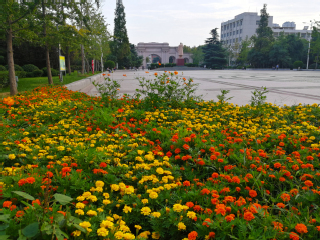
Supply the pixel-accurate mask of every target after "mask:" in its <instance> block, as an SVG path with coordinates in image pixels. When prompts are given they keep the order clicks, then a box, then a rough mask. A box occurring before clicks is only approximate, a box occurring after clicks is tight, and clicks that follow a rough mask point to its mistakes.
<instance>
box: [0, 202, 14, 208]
mask: <svg viewBox="0 0 320 240" xmlns="http://www.w3.org/2000/svg"><path fill="white" fill-rule="evenodd" d="M11 204H12V202H11V201H5V202H4V203H3V204H2V206H3V207H7V208H9V207H10V206H11Z"/></svg>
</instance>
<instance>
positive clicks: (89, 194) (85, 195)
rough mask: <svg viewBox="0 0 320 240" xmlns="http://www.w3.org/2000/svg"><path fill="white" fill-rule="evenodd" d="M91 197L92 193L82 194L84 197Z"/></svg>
mask: <svg viewBox="0 0 320 240" xmlns="http://www.w3.org/2000/svg"><path fill="white" fill-rule="evenodd" d="M91 195H92V194H91V192H84V193H83V194H82V196H83V197H89V196H91Z"/></svg>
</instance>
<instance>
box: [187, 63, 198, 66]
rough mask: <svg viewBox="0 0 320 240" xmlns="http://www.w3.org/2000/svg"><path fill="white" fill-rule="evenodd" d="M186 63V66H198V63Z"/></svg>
mask: <svg viewBox="0 0 320 240" xmlns="http://www.w3.org/2000/svg"><path fill="white" fill-rule="evenodd" d="M184 65H185V66H186V67H198V64H195V63H185V64H184Z"/></svg>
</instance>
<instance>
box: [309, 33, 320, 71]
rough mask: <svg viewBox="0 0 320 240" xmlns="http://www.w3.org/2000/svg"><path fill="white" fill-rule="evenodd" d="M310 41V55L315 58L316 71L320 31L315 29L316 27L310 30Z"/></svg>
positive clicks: (319, 48)
mask: <svg viewBox="0 0 320 240" xmlns="http://www.w3.org/2000/svg"><path fill="white" fill-rule="evenodd" d="M311 36H312V41H311V46H310V50H311V53H312V54H313V55H314V56H315V60H314V61H315V62H316V67H315V69H317V67H318V63H319V60H320V59H319V54H320V29H317V28H316V27H313V30H312V35H311Z"/></svg>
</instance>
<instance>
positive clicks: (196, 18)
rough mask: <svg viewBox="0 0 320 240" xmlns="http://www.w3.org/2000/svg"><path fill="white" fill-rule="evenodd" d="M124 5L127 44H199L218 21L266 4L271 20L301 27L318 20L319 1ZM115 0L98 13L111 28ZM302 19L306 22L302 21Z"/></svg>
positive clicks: (137, 0) (159, 0)
mask: <svg viewBox="0 0 320 240" xmlns="http://www.w3.org/2000/svg"><path fill="white" fill-rule="evenodd" d="M122 2H123V5H124V7H125V13H126V21H127V25H126V26H127V32H128V37H129V41H130V43H133V44H135V45H136V44H138V43H139V42H161V43H162V42H167V43H169V45H170V46H178V45H179V44H180V42H182V43H183V44H184V45H186V46H191V47H192V46H199V45H203V44H204V41H205V40H206V39H207V38H209V37H210V34H209V33H210V30H211V29H213V28H219V29H218V31H219V33H220V26H221V22H224V21H227V20H231V19H233V18H234V17H235V16H236V15H238V14H241V13H243V12H258V13H260V10H261V9H262V8H263V4H264V3H266V4H267V12H268V13H269V15H270V16H273V23H278V24H280V25H282V23H284V22H286V21H290V22H295V23H296V25H297V28H296V29H303V26H306V25H309V26H310V20H317V21H319V20H320V1H319V0H304V1H301V0H122ZM115 8H116V0H104V2H103V3H102V8H101V11H102V14H103V15H104V17H105V19H106V22H107V23H108V24H109V26H108V28H109V31H110V32H111V34H112V32H113V28H114V24H113V21H114V11H115ZM303 22H307V23H306V24H304V23H303Z"/></svg>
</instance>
